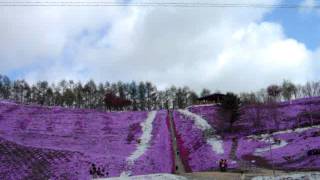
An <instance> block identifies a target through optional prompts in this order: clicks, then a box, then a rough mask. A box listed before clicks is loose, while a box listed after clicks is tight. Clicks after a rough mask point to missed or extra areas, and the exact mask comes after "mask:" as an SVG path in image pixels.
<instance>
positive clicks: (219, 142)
mask: <svg viewBox="0 0 320 180" xmlns="http://www.w3.org/2000/svg"><path fill="white" fill-rule="evenodd" d="M275 113H276V116H275V115H274V114H275ZM224 118H225V117H223V113H220V111H219V107H218V106H217V105H199V106H191V107H189V108H187V109H186V110H183V111H181V110H179V111H175V112H174V122H175V126H176V131H177V134H178V135H177V136H178V143H179V146H180V150H181V151H182V152H181V155H182V159H183V162H184V164H185V165H186V166H187V167H188V170H189V171H207V170H210V169H216V168H217V167H218V163H217V162H218V161H219V159H222V158H223V159H227V160H228V161H229V167H231V168H243V166H244V165H246V166H247V165H248V164H250V163H251V164H252V165H254V166H260V167H266V168H270V167H271V166H272V162H273V163H274V167H275V168H277V169H306V170H309V169H319V168H320V161H319V155H313V154H310V151H311V150H317V149H320V141H319V139H320V125H317V124H320V98H319V97H317V98H310V99H299V100H294V101H292V102H283V103H279V104H275V105H269V106H266V105H265V106H245V107H243V108H242V109H241V115H240V119H239V120H238V121H236V122H235V123H234V126H233V127H234V130H233V131H232V132H227V133H223V134H221V132H219V130H221V119H224ZM274 119H276V120H274ZM199 120H201V122H202V123H203V124H202V125H205V126H206V128H203V127H201V126H199ZM257 121H259V122H257ZM275 121H276V122H275ZM227 125H228V124H227ZM207 126H209V127H207ZM268 131H270V132H273V133H272V134H271V136H269V135H268V134H265V133H266V132H268ZM212 137H214V138H212ZM210 140H212V141H211V142H210ZM217 147H221V152H222V153H218V152H217V151H216V150H215V148H217ZM270 148H271V149H272V151H271V152H270Z"/></svg>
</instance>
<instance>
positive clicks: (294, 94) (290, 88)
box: [240, 80, 320, 104]
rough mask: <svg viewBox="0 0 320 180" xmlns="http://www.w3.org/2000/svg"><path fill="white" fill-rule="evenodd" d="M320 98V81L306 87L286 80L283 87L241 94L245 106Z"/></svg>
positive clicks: (270, 87)
mask: <svg viewBox="0 0 320 180" xmlns="http://www.w3.org/2000/svg"><path fill="white" fill-rule="evenodd" d="M315 96H320V81H317V82H307V83H306V84H305V85H300V84H297V85H296V84H294V83H292V82H290V81H288V80H284V81H283V83H282V84H281V85H276V84H273V85H270V86H268V87H267V88H265V89H261V90H259V91H257V92H252V93H240V99H241V102H242V103H244V104H252V103H253V104H256V103H269V102H279V101H290V100H292V99H297V98H305V97H315Z"/></svg>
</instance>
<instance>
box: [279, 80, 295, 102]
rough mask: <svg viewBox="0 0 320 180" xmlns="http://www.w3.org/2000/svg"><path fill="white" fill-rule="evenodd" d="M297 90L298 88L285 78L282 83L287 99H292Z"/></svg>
mask: <svg viewBox="0 0 320 180" xmlns="http://www.w3.org/2000/svg"><path fill="white" fill-rule="evenodd" d="M296 92H297V88H296V86H295V85H294V84H293V83H292V82H290V81H288V80H284V81H283V83H282V96H283V98H284V99H285V100H287V101H290V100H291V98H292V96H293V95H294V94H296Z"/></svg>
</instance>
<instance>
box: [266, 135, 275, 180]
mask: <svg viewBox="0 0 320 180" xmlns="http://www.w3.org/2000/svg"><path fill="white" fill-rule="evenodd" d="M268 137H269V148H270V158H271V165H272V174H273V177H275V176H276V172H275V170H274V163H273V156H272V141H271V133H270V129H269V136H268Z"/></svg>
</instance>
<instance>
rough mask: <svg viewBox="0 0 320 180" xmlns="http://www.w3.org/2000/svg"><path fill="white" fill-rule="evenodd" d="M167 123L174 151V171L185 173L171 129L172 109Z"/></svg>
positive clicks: (174, 135) (173, 132)
mask: <svg viewBox="0 0 320 180" xmlns="http://www.w3.org/2000/svg"><path fill="white" fill-rule="evenodd" d="M168 115H169V124H170V134H171V142H172V146H173V152H174V159H175V165H176V168H175V173H176V174H182V173H185V172H186V171H185V168H184V165H183V163H182V160H181V157H180V153H179V150H178V145H177V140H176V133H175V131H174V129H173V117H172V111H169V114H168Z"/></svg>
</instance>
